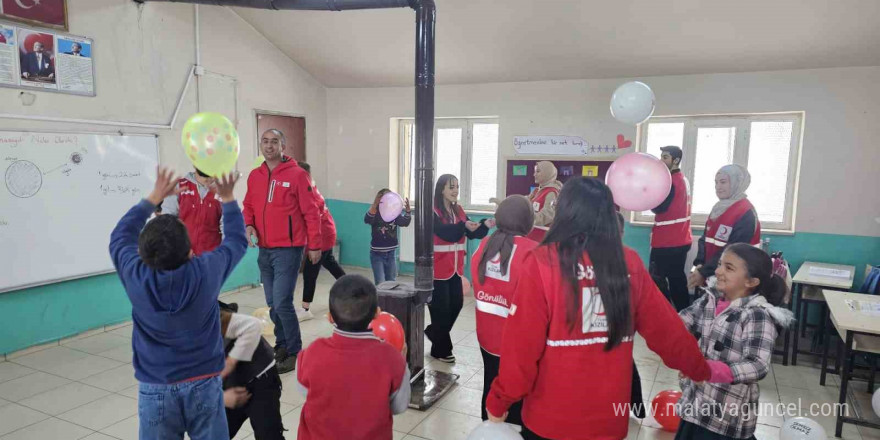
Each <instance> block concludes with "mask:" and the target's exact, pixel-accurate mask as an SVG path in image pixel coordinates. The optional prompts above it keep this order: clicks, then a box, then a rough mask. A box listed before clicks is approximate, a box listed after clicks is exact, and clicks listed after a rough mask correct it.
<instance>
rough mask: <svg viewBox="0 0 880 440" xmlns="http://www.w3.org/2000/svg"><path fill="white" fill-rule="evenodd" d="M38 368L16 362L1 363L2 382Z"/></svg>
mask: <svg viewBox="0 0 880 440" xmlns="http://www.w3.org/2000/svg"><path fill="white" fill-rule="evenodd" d="M35 371H37V370H34V369H33V368H28V367H25V366H24V365H19V364H16V363H15V362H2V363H0V383H3V382H7V381H10V380H13V379H18V378H19V377H22V376H27V375H28V374H32V373H34V372H35Z"/></svg>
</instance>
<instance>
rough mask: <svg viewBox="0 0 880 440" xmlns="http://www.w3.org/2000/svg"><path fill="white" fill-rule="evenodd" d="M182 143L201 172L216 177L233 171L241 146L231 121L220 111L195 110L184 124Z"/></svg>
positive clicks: (188, 155) (187, 154) (187, 155)
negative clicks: (202, 111)
mask: <svg viewBox="0 0 880 440" xmlns="http://www.w3.org/2000/svg"><path fill="white" fill-rule="evenodd" d="M181 143H182V144H183V149H184V151H185V152H186V157H188V158H189V160H190V161H191V162H192V164H193V166H194V167H196V168H197V169H198V170H199V171H201V172H203V173H205V174H207V175H209V176H213V177H217V176H220V175H223V174H227V173H231V172H232V171H233V170H234V169H235V164H236V162H237V161H238V154H239V152H240V151H241V145H240V143H239V139H238V132H237V131H236V130H235V127H234V126H233V125H232V122H230V121H229V119H227V118H226V116H223V115H221V114H220V113H210V112H204V113H196V114H194V115H192V116H191V117H190V118H189V120H187V121H186V124H184V125H183V133H182V135H181Z"/></svg>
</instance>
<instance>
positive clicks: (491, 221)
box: [486, 218, 495, 229]
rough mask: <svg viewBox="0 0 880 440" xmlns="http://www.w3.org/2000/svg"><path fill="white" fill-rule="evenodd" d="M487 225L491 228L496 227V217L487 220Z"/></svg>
mask: <svg viewBox="0 0 880 440" xmlns="http://www.w3.org/2000/svg"><path fill="white" fill-rule="evenodd" d="M486 227H487V228H489V229H492V228H494V227H495V219H494V218H490V219H488V220H486Z"/></svg>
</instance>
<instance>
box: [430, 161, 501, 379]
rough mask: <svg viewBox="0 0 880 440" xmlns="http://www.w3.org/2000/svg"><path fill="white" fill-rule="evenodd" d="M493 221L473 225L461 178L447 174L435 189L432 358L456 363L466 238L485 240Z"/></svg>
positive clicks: (483, 221) (439, 180)
mask: <svg viewBox="0 0 880 440" xmlns="http://www.w3.org/2000/svg"><path fill="white" fill-rule="evenodd" d="M494 225H495V222H494V220H491V219H490V220H481V221H480V222H479V223H477V222H472V221H471V220H470V219H469V218H468V216H467V215H466V214H465V213H464V209H463V208H462V207H461V205H459V204H458V179H457V178H456V177H455V176H453V175H452V174H444V175H442V176H440V178H439V179H437V185H436V186H435V187H434V293H433V294H432V295H431V302H430V303H429V304H428V311H429V312H431V325H429V326H428V327H426V328H425V336H427V337H428V339H429V340H430V341H431V356H432V357H434V358H435V359H437V360H439V361H441V362H446V363H449V364H451V363H453V362H455V356H453V355H452V338H450V336H449V331H450V330H452V326H453V325H455V320H456V319H458V313H459V312H461V306H462V303H463V302H464V294H463V292H462V286H461V277H462V276H464V260H465V258H466V256H467V243H466V242H467V239H468V238H471V239H473V238H483V237H485V236H486V234H487V233H489V228H491V227H493V226H494Z"/></svg>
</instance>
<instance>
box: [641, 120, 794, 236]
mask: <svg viewBox="0 0 880 440" xmlns="http://www.w3.org/2000/svg"><path fill="white" fill-rule="evenodd" d="M804 116H805V114H804V112H784V113H750V114H727V115H691V116H653V117H651V118H650V119H649V120H648V121H645V122H644V123H641V124H639V125H638V128H637V134H636V142H637V151H638V152H642V153H647V150H648V145H647V143H648V136H647V130H648V126H649V125H650V124H651V123H652V122H653V123H679V122H680V123H684V130H683V139H682V145H681V149H682V151H683V153H684V157H683V158H682V162H681V171H682V172H683V173H684V175H685V178H687V180H688V183H690V186H691V188H694V187H695V183H694V181H693V179H694V166H695V159H696V155H695V154H694V153H695V152H696V142H697V130H698V129H699V128H712V127H724V128H727V127H734V128H735V129H736V135H735V141H734V147H733V163H738V164H740V165H743V166H745V167H747V166H748V163H749V149H750V147H751V145H750V142H751V124H752V123H753V122H763V121H772V122H791V123H792V127H791V145H790V146H789V157H788V170H789V173H788V176H787V179H786V192H785V207H784V210H783V219H782V221H781V222H769V221H766V222H765V221H762V222H761V230H762V231H766V232H775V233H783V234H791V233H794V231H795V224H796V218H797V195H798V188H797V187H798V182H799V178H800V165H801V153H802V152H801V150H802V146H803V126H804ZM750 190H752V191H754V190H755V188H754V187H753V188H750ZM691 192H692V193H693V190H692V191H691ZM747 192H748V191H747ZM707 218H708V215H707V214H691V226H692V227H693V228H695V229H703V228H704V227H705V224H706V219H707ZM630 221H631V222H632V223H633V224H636V225H653V223H654V215H653V214H643V213H641V212H632V213H630Z"/></svg>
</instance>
